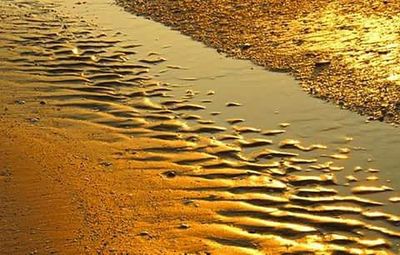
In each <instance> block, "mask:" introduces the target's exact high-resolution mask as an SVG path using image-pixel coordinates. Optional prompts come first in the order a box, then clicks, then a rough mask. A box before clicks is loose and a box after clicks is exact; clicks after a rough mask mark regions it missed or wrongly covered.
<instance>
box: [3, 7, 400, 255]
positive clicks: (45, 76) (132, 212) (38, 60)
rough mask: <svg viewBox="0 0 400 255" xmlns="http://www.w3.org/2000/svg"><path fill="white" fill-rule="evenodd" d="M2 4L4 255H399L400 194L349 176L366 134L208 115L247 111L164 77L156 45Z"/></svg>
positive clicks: (59, 11)
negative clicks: (399, 205) (313, 138)
mask: <svg viewBox="0 0 400 255" xmlns="http://www.w3.org/2000/svg"><path fill="white" fill-rule="evenodd" d="M67 4H68V5H69V6H70V7H71V3H67ZM86 4H87V3H86ZM82 5H85V3H81V2H79V3H73V5H72V7H75V8H78V7H80V8H83V7H81V6H82ZM0 8H1V11H2V13H3V14H2V15H3V16H2V17H3V23H2V26H1V29H2V32H3V35H4V36H3V37H0V42H1V44H2V45H3V46H4V47H3V48H2V57H3V60H2V66H1V68H2V69H1V70H2V72H0V75H1V79H0V80H1V87H0V90H1V91H0V92H1V93H0V95H1V96H0V105H1V116H2V117H1V123H2V127H1V128H0V134H1V138H0V170H1V172H0V173H1V176H0V191H1V195H0V202H1V203H0V204H1V206H2V210H1V211H0V219H1V220H2V222H3V221H4V222H5V224H4V225H3V226H5V227H4V229H2V230H3V231H1V232H0V240H1V242H0V252H1V253H5V254H10V253H11V254H13V253H14V254H26V253H33V254H35V253H37V254H42V253H44V254H48V253H52V252H53V253H60V254H77V253H78V254H79V253H87V254H264V253H266V252H269V253H271V254H287V253H294V254H302V253H311V254H318V253H321V251H323V252H324V253H325V254H335V253H336V254H337V253H347V254H363V253H364V254H395V253H396V252H397V251H398V246H397V244H398V240H399V238H400V232H399V229H398V226H397V224H398V222H399V221H400V220H399V218H398V216H397V215H396V214H391V213H390V212H389V211H387V210H385V208H387V207H385V205H387V204H388V203H389V198H390V197H395V196H398V192H397V191H394V190H392V189H394V188H395V185H394V184H393V185H392V184H390V183H388V182H385V180H380V179H379V178H378V179H376V180H372V179H371V180H372V181H371V182H370V183H369V185H365V182H366V181H363V180H360V181H359V182H356V181H355V180H356V179H357V178H360V179H361V178H364V177H365V176H369V177H371V176H372V175H373V176H372V177H374V176H375V177H376V178H377V177H378V176H380V175H379V170H378V169H368V168H361V167H360V168H354V170H353V168H348V167H346V168H345V167H344V165H345V163H343V162H346V161H348V160H349V158H351V157H352V154H353V151H354V153H356V151H357V150H360V151H361V152H360V153H364V152H363V149H362V148H356V147H354V146H353V145H352V144H351V140H352V138H350V137H347V138H346V139H342V140H341V141H340V142H338V143H337V144H334V145H330V146H329V147H328V146H327V145H325V144H319V143H310V142H308V141H303V140H302V139H301V137H299V136H298V135H295V133H294V132H291V130H290V127H291V126H290V123H276V126H275V127H265V126H253V125H247V123H246V122H245V121H244V122H243V120H241V116H240V114H235V115H236V116H233V117H234V119H232V118H230V119H229V120H227V121H224V124H222V123H214V121H212V120H211V119H206V118H205V117H204V116H224V112H228V111H234V109H238V108H245V107H246V106H245V105H243V104H241V103H240V102H237V101H235V98H232V99H231V100H227V101H226V102H222V107H221V108H220V112H219V113H218V114H216V113H214V112H209V111H210V110H209V108H208V105H207V104H209V103H210V101H211V102H212V101H213V98H214V96H215V93H214V92H213V91H201V92H200V91H197V90H195V89H188V88H187V87H186V86H183V85H181V84H171V83H168V82H165V81H163V80H162V79H159V78H158V77H157V75H156V74H157V73H159V71H158V70H159V69H160V67H159V66H163V65H164V66H165V65H169V62H168V61H169V60H168V59H166V58H164V57H163V56H162V55H161V54H158V53H157V52H156V50H157V49H154V51H150V52H148V51H145V50H143V49H142V47H141V45H140V44H137V43H135V40H132V38H130V37H129V34H124V33H122V32H119V31H115V30H109V29H107V28H103V27H101V26H98V25H97V24H96V22H94V21H91V20H89V19H87V18H86V19H85V18H82V17H79V16H78V17H77V16H76V15H75V14H74V11H72V13H71V11H65V10H64V9H63V8H61V7H60V6H58V5H57V4H51V3H48V2H47V1H38V0H30V1H28V2H26V1H25V0H24V1H3V2H1V5H0ZM103 11H104V10H103ZM167 68H170V69H171V68H180V67H179V66H178V67H177V66H176V65H175V66H173V67H171V66H170V67H167ZM199 97H201V98H203V99H204V98H206V99H208V101H204V100H203V101H201V100H198V98H199ZM199 101H200V102H199ZM219 103H221V102H219ZM200 113H203V114H202V115H200ZM204 113H207V114H206V115H205V114H204ZM202 116H203V117H202ZM210 118H211V117H210ZM285 135H287V136H285ZM363 155H364V154H363ZM365 155H366V153H365ZM366 165H367V166H368V164H366ZM352 167H356V166H355V165H353V166H352ZM349 174H352V175H354V176H353V178H346V179H345V178H344V176H345V175H349ZM350 180H351V181H350ZM361 193H362V194H361ZM391 201H395V200H393V199H392V200H391ZM390 203H394V202H390ZM3 208H4V210H3ZM392 208H396V207H395V206H393V207H392ZM338 215H340V218H338V217H337V216H338ZM377 219H379V220H377ZM355 231H357V232H355ZM321 233H324V235H321Z"/></svg>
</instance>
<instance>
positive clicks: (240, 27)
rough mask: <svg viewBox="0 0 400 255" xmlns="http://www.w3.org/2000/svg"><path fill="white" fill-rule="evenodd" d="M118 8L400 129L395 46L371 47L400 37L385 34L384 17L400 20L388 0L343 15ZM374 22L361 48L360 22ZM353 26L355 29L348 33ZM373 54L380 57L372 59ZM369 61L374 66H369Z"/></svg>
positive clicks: (247, 8) (322, 7)
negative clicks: (378, 38) (376, 37)
mask: <svg viewBox="0 0 400 255" xmlns="http://www.w3.org/2000/svg"><path fill="white" fill-rule="evenodd" d="M116 3H117V4H119V5H120V6H122V7H123V8H124V9H125V10H127V11H129V12H132V13H134V14H136V15H140V16H144V17H146V18H150V19H152V20H154V21H157V22H160V23H163V24H165V25H166V26H169V27H171V28H172V29H174V30H178V31H180V32H181V33H183V34H185V35H188V36H190V37H191V38H193V39H194V40H197V41H200V42H202V43H204V44H205V45H207V46H209V47H212V48H215V49H217V51H219V52H223V53H226V54H227V55H228V56H231V57H235V58H239V59H249V60H251V61H252V62H253V63H255V64H258V65H261V66H263V67H265V68H267V69H268V70H271V71H278V72H289V73H291V74H292V75H293V76H294V77H295V78H296V79H298V80H299V81H300V85H301V87H302V88H303V90H305V91H306V92H307V93H308V94H310V95H312V96H313V97H317V98H320V99H323V100H325V101H329V102H332V103H335V104H337V105H339V106H340V107H341V108H343V109H348V110H351V111H354V112H357V113H359V114H361V115H365V116H367V117H368V119H369V120H379V121H384V122H388V123H396V124H399V123H400V108H399V107H400V89H399V87H398V85H397V84H396V83H399V81H397V80H393V79H395V77H394V76H393V75H394V74H395V73H396V72H397V71H396V70H395V64H393V63H392V64H391V61H392V60H393V59H396V56H397V55H396V54H397V51H396V50H395V49H392V48H391V46H390V45H391V43H392V42H394V41H390V39H388V41H384V39H382V40H383V41H382V42H380V41H377V42H372V43H371V45H370V44H369V42H368V41H369V40H370V38H369V36H371V37H372V36H373V35H372V34H373V33H375V34H376V33H380V32H381V30H382V36H383V37H385V38H386V37H389V38H392V37H390V36H392V34H393V33H394V31H391V30H390V31H384V29H383V28H384V27H385V26H386V25H385V24H386V23H387V22H389V23H392V22H397V19H393V20H394V21H393V20H392V21H390V19H388V20H384V19H383V18H382V19H381V17H385V15H389V16H393V17H397V16H396V15H395V13H396V10H398V9H400V6H399V5H398V3H396V2H395V1H386V2H385V5H384V4H381V3H380V1H375V2H374V3H371V4H368V5H365V4H363V2H362V1H358V2H357V4H354V5H352V3H349V4H346V5H344V6H340V8H339V7H337V6H336V5H335V4H336V2H333V3H330V4H328V3H325V1H319V2H313V3H309V2H307V1H300V2H296V3H291V2H289V3H284V4H281V3H279V4H275V3H274V2H271V3H265V2H263V1H252V2H251V3H241V4H235V3H233V2H226V1H225V2H220V1H214V2H212V3H209V2H207V3H205V2H204V3H201V2H200V1H196V0H193V1H185V2H177V1H167V2H165V1H152V2H143V1H135V0H133V1H132V0H117V1H116ZM338 4H339V2H338ZM335 6H336V7H335ZM294 10H296V11H294ZM309 10H318V11H317V12H316V13H311V12H309ZM353 14H354V15H353ZM341 15H342V16H343V18H342V19H341V18H339V17H342V16H341ZM363 15H365V16H363ZM374 15H375V16H377V18H376V20H374V17H375V16H374ZM332 16H337V17H338V18H337V20H330V19H331V18H332ZM363 17H364V18H363ZM369 17H370V19H371V21H370V23H371V24H372V25H371V27H370V28H368V29H370V30H371V32H370V33H371V35H369V34H368V33H365V34H362V36H361V37H360V40H361V42H358V41H357V40H356V35H357V34H358V33H362V30H363V29H364V28H363V27H362V26H363V25H362V23H361V24H360V22H362V20H363V19H365V20H366V21H365V23H366V24H369V23H368V22H369V20H368V19H369ZM335 22H336V23H335ZM346 22H348V27H352V28H351V29H350V31H349V32H346V29H347V28H346ZM385 22H386V23H385ZM318 24H320V26H319V25H318ZM397 24H400V22H399V23H395V25H396V26H397ZM392 25H393V24H392ZM343 29H344V30H343ZM352 29H353V30H352ZM366 29H367V28H366ZM301 31H307V33H306V34H302V33H301ZM359 31H361V32H359ZM393 36H394V35H393ZM324 40H325V41H324ZM371 40H372V39H371ZM385 40H386V39H385ZM392 40H395V39H393V38H392ZM335 44H337V45H335ZM358 44H360V45H361V46H357V45H358ZM374 48H377V51H378V53H376V54H375V53H374V54H375V55H376V56H375V55H374V56H373V57H368V55H369V54H370V52H374ZM380 52H381V53H380ZM386 55H388V57H387V58H386ZM389 55H390V57H389ZM364 58H367V59H369V58H370V59H371V60H370V61H369V60H368V61H369V62H365V63H364V62H363V59H364ZM366 61H367V60H366ZM385 68H386V69H385Z"/></svg>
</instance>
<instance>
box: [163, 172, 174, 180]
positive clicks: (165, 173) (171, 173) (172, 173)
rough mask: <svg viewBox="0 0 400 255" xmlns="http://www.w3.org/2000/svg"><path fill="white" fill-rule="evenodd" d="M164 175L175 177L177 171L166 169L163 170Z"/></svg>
mask: <svg viewBox="0 0 400 255" xmlns="http://www.w3.org/2000/svg"><path fill="white" fill-rule="evenodd" d="M162 175H163V176H165V177H167V178H175V177H176V172H175V171H166V172H163V173H162Z"/></svg>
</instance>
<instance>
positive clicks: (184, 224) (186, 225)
mask: <svg viewBox="0 0 400 255" xmlns="http://www.w3.org/2000/svg"><path fill="white" fill-rule="evenodd" d="M179 228H180V229H188V228H190V226H189V224H186V223H182V224H181V225H179Z"/></svg>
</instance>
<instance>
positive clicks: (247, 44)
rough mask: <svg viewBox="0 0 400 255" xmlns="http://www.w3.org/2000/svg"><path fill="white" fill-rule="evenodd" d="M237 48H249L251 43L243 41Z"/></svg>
mask: <svg viewBox="0 0 400 255" xmlns="http://www.w3.org/2000/svg"><path fill="white" fill-rule="evenodd" d="M239 48H240V49H241V50H248V49H250V48H251V44H250V43H243V44H241V45H239Z"/></svg>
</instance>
